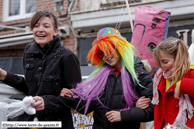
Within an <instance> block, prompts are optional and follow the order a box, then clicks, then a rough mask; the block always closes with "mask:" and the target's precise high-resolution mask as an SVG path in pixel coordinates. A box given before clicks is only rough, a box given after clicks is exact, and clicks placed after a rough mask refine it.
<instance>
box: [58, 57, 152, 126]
mask: <svg viewBox="0 0 194 129" xmlns="http://www.w3.org/2000/svg"><path fill="white" fill-rule="evenodd" d="M135 71H136V74H137V75H138V79H139V81H140V84H141V85H142V86H144V87H146V88H142V87H140V86H139V85H138V84H133V85H132V87H133V89H134V92H135V93H136V95H137V96H138V97H142V96H145V97H146V98H150V99H152V96H153V93H152V88H153V82H152V78H151V77H150V75H149V73H148V72H147V71H146V70H145V69H144V65H143V63H142V62H141V61H140V60H139V59H138V58H136V59H135ZM61 98H62V97H61ZM63 98H64V101H63V104H64V105H66V106H67V107H69V108H70V107H73V108H74V109H75V107H76V106H77V103H78V101H79V99H75V98H72V97H71V98H69V97H63ZM100 101H101V102H102V103H103V105H102V104H101V103H100V102H99V101H98V100H93V101H92V102H91V103H90V106H89V109H88V111H87V113H89V112H91V111H94V114H93V117H94V124H93V129H139V127H140V122H147V121H151V120H153V119H154V106H153V105H152V104H150V106H149V107H148V108H146V109H145V110H142V109H140V108H136V107H135V105H134V107H133V108H130V109H129V110H124V111H121V122H114V123H110V122H109V121H108V119H107V118H106V116H105V114H106V112H108V111H111V110H115V111H120V110H121V109H123V108H125V107H124V105H126V102H125V100H124V99H123V89H122V82H121V74H119V75H118V76H116V75H115V73H114V72H113V71H111V72H110V74H109V77H108V80H107V84H106V86H105V89H104V93H103V95H102V96H101V98H100ZM84 109H85V102H81V104H80V106H79V108H78V109H77V111H78V112H80V113H84Z"/></svg>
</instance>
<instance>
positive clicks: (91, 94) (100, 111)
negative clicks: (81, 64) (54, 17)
mask: <svg viewBox="0 0 194 129" xmlns="http://www.w3.org/2000/svg"><path fill="white" fill-rule="evenodd" d="M92 45H93V48H92V49H91V50H90V51H89V53H88V56H87V58H88V61H90V62H91V63H92V64H96V65H97V69H96V70H95V71H94V72H93V73H92V74H91V75H90V77H89V79H87V80H86V81H85V82H83V83H80V84H78V85H77V86H76V88H75V90H74V91H73V92H71V91H72V90H68V89H63V90H62V91H61V96H65V97H64V101H63V102H64V105H66V106H67V107H72V108H74V109H76V110H77V111H78V112H81V113H84V114H87V113H89V112H91V111H94V115H93V117H94V124H93V129H129V128H131V129H139V126H140V122H146V121H150V120H153V105H152V104H150V105H149V104H148V103H150V102H151V101H150V98H152V84H153V83H152V79H151V77H150V76H149V73H148V72H147V71H146V70H145V69H144V65H143V64H142V62H141V61H140V60H139V59H138V58H137V57H135V56H134V54H133V50H134V47H133V46H132V45H131V44H130V43H129V42H127V41H126V39H125V38H124V37H122V36H121V35H120V32H119V31H118V30H116V29H114V28H110V27H107V28H103V29H101V30H99V32H98V34H97V38H96V40H94V41H93V44H92ZM67 96H68V97H67ZM71 96H72V97H71ZM140 97H146V98H147V100H146V101H147V104H145V105H142V106H145V109H140V108H138V107H136V102H137V100H138V99H139V98H140ZM137 106H138V105H137Z"/></svg>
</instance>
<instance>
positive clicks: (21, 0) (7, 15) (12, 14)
mask: <svg viewBox="0 0 194 129" xmlns="http://www.w3.org/2000/svg"><path fill="white" fill-rule="evenodd" d="M3 2H4V3H3V5H4V6H3V7H4V10H3V11H4V13H3V14H4V19H3V20H4V21H12V20H18V19H24V18H28V17H31V16H32V15H33V14H34V13H35V12H36V0H4V1H3Z"/></svg>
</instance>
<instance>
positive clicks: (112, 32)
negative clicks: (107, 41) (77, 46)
mask: <svg viewBox="0 0 194 129" xmlns="http://www.w3.org/2000/svg"><path fill="white" fill-rule="evenodd" d="M115 36H116V37H120V38H123V39H125V38H124V37H122V36H121V34H120V32H119V31H118V30H117V29H115V28H112V27H105V28H102V29H100V30H99V31H98V33H97V38H96V39H95V40H94V41H93V42H92V46H94V45H95V44H96V43H97V42H98V41H100V40H102V39H104V38H107V37H115Z"/></svg>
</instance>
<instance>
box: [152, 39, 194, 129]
mask: <svg viewBox="0 0 194 129" xmlns="http://www.w3.org/2000/svg"><path fill="white" fill-rule="evenodd" d="M154 58H155V62H156V64H157V65H158V66H159V67H160V68H159V70H158V71H157V72H156V74H155V76H154V85H153V100H152V103H153V104H154V128H155V129H162V128H164V127H165V126H166V125H168V124H171V125H173V127H177V126H181V125H186V126H188V127H190V128H194V117H193V113H194V108H193V106H194V70H193V69H194V65H193V64H192V63H190V62H189V54H188V50H187V47H186V45H185V43H184V42H183V41H182V40H180V39H177V38H174V37H170V38H167V39H166V40H164V41H162V42H161V43H159V44H158V46H157V47H156V48H155V49H154Z"/></svg>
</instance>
